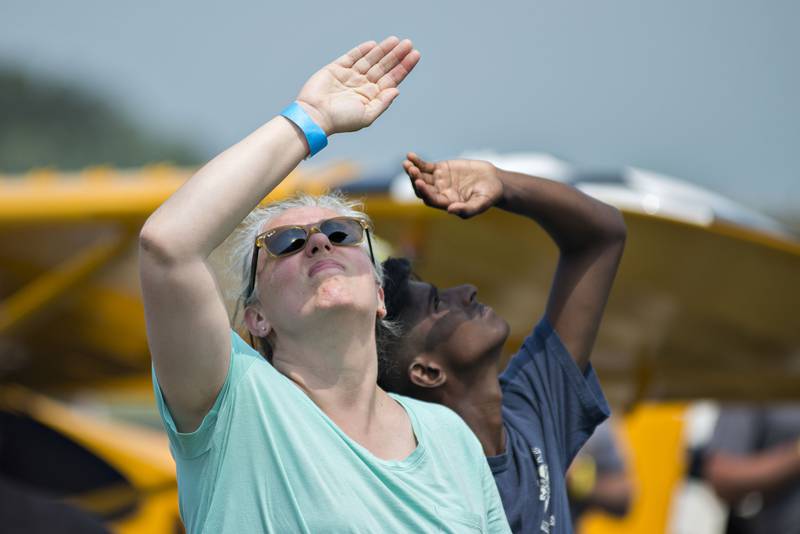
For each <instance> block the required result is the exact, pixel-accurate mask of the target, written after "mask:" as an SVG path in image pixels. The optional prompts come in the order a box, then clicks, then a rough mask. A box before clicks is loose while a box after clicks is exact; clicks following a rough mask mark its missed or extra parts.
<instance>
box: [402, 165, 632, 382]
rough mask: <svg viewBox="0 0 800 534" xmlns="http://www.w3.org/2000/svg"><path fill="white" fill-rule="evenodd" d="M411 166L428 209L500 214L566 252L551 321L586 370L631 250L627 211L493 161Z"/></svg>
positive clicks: (555, 285) (550, 301)
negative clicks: (524, 220)
mask: <svg viewBox="0 0 800 534" xmlns="http://www.w3.org/2000/svg"><path fill="white" fill-rule="evenodd" d="M403 166H404V168H405V170H406V172H407V173H408V175H409V177H410V178H411V180H412V182H413V184H414V189H415V191H416V193H417V196H419V197H420V198H421V199H422V200H423V201H424V202H425V203H426V204H427V205H429V206H433V207H436V208H439V209H443V210H446V211H448V212H449V213H453V214H456V215H458V216H460V217H463V218H469V217H473V216H475V215H477V214H479V213H482V212H484V211H486V210H487V209H489V208H490V207H492V206H496V207H498V208H501V209H504V210H506V211H510V212H512V213H516V214H518V215H523V216H526V217H529V218H531V219H533V220H535V221H536V222H537V223H538V224H539V225H540V226H541V227H542V228H543V229H544V230H545V231H546V232H547V233H548V234H549V235H550V237H551V238H552V239H553V241H554V242H555V243H556V245H557V246H558V248H559V251H560V257H559V262H558V268H557V270H556V274H555V278H554V280H553V285H552V287H551V289H550V297H549V299H548V302H547V310H546V315H547V318H548V319H549V321H550V323H551V324H552V325H553V328H554V329H555V331H556V332H557V333H558V335H559V337H560V338H561V340H562V341H563V343H564V345H565V346H566V347H567V349H568V350H569V352H570V354H571V355H572V357H573V358H574V360H575V362H576V363H577V364H578V366H579V367H580V368H581V369H585V368H586V365H587V363H588V361H589V355H590V354H591V351H592V346H593V345H594V340H595V337H596V335H597V330H598V328H599V326H600V320H601V318H602V316H603V309H604V308H605V304H606V301H607V300H608V295H609V292H610V291H611V284H612V283H613V281H614V276H615V275H616V272H617V266H618V264H619V261H620V258H621V257H622V251H623V248H624V246H625V236H626V228H625V223H624V221H623V219H622V216H621V215H620V213H619V211H618V210H617V209H615V208H613V207H611V206H609V205H607V204H604V203H602V202H600V201H598V200H595V199H593V198H591V197H590V196H588V195H585V194H583V193H581V192H580V191H578V190H577V189H575V188H574V187H571V186H569V185H565V184H562V183H558V182H554V181H551V180H546V179H543V178H536V177H534V176H527V175H524V174H518V173H513V172H508V171H504V170H501V169H498V168H496V167H495V166H494V165H492V164H491V163H488V162H486V161H473V160H451V161H440V162H437V163H429V162H426V161H424V160H422V158H420V157H419V156H417V155H415V154H413V153H410V154H409V155H408V159H407V160H406V161H405V162H404V163H403Z"/></svg>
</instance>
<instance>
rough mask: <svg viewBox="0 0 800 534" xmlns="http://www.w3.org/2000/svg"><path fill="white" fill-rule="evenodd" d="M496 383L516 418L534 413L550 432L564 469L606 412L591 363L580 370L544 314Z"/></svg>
mask: <svg viewBox="0 0 800 534" xmlns="http://www.w3.org/2000/svg"><path fill="white" fill-rule="evenodd" d="M500 384H501V387H502V388H503V405H504V408H505V409H506V410H507V411H509V412H510V413H511V415H512V417H513V418H514V421H515V424H523V425H524V424H526V423H527V420H531V422H533V419H538V420H539V421H540V423H541V425H542V429H543V431H544V432H545V434H550V435H552V436H554V438H555V440H556V444H557V446H558V454H560V455H561V461H562V463H561V465H562V466H563V469H564V471H566V469H567V467H569V464H570V463H571V462H572V459H573V458H574V457H575V455H576V454H577V452H578V450H580V448H581V447H582V446H583V444H584V443H586V440H587V439H588V438H589V436H591V435H592V432H593V431H594V429H595V427H596V426H597V425H599V424H600V423H601V422H603V421H604V420H605V419H606V418H607V417H608V416H609V414H610V410H609V408H608V403H607V402H606V399H605V396H604V395H603V391H602V389H601V388H600V382H599V381H598V380H597V375H596V374H595V372H594V369H593V368H592V365H591V364H588V365H587V367H586V371H585V372H581V370H580V369H579V368H578V365H577V364H576V363H575V361H574V360H573V359H572V356H571V355H570V354H569V351H568V350H567V348H566V347H565V346H564V344H563V343H562V342H561V339H560V338H559V337H558V334H557V333H556V331H555V330H554V329H553V327H552V325H551V324H550V322H549V321H548V320H547V317H544V318H542V320H541V321H540V322H539V324H537V325H536V328H534V330H533V333H532V334H531V335H530V336H528V338H527V339H526V340H525V342H524V343H523V344H522V347H521V348H520V351H519V352H518V353H517V354H516V355H515V356H514V357H513V358H512V359H511V362H510V363H509V365H508V367H507V368H506V370H505V371H504V372H503V374H502V375H501V376H500Z"/></svg>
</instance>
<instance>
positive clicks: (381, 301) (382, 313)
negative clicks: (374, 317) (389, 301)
mask: <svg viewBox="0 0 800 534" xmlns="http://www.w3.org/2000/svg"><path fill="white" fill-rule="evenodd" d="M388 313H389V312H388V311H387V310H386V299H385V298H384V293H383V288H382V287H381V286H380V284H379V285H378V319H383V318H385V317H386V315H387V314H388Z"/></svg>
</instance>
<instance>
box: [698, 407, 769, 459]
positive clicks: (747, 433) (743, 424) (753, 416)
mask: <svg viewBox="0 0 800 534" xmlns="http://www.w3.org/2000/svg"><path fill="white" fill-rule="evenodd" d="M761 426H762V422H761V419H760V414H759V411H758V410H756V409H755V408H752V407H747V406H730V407H725V408H723V409H722V410H721V411H720V414H719V418H718V419H717V424H716V425H715V426H714V433H713V435H712V436H711V440H710V441H709V442H708V446H707V450H708V451H715V452H716V451H719V452H727V453H730V454H737V455H745V454H749V453H751V452H754V451H756V450H757V449H758V441H759V435H760V429H761Z"/></svg>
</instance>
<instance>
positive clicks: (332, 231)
mask: <svg viewBox="0 0 800 534" xmlns="http://www.w3.org/2000/svg"><path fill="white" fill-rule="evenodd" d="M320 230H321V231H322V233H324V234H325V235H326V236H328V239H329V240H330V242H331V243H333V244H334V245H355V244H356V243H358V242H360V241H361V234H362V232H363V228H362V227H361V223H359V222H358V221H354V220H351V219H331V220H327V221H325V222H323V223H322V225H320Z"/></svg>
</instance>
